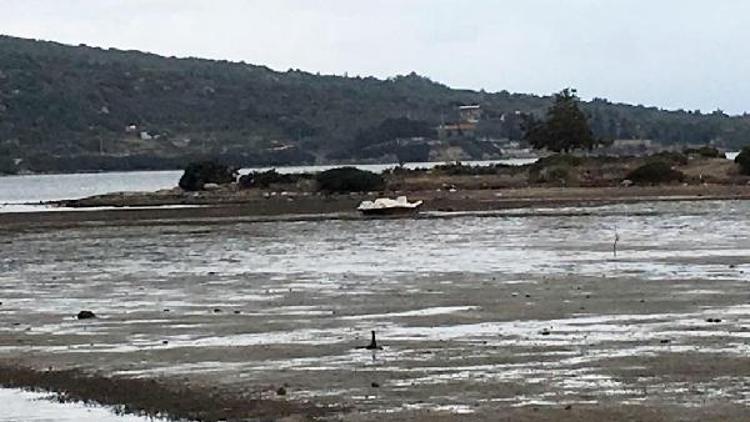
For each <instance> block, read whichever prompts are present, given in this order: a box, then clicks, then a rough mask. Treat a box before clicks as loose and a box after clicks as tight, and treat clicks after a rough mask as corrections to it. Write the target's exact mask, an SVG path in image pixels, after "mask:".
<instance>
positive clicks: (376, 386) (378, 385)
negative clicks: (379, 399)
mask: <svg viewBox="0 0 750 422" xmlns="http://www.w3.org/2000/svg"><path fill="white" fill-rule="evenodd" d="M370 385H371V386H372V388H378V387H380V384H378V383H377V382H375V381H373V382H372V384H370Z"/></svg>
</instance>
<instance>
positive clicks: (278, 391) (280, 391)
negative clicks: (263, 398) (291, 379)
mask: <svg viewBox="0 0 750 422" xmlns="http://www.w3.org/2000/svg"><path fill="white" fill-rule="evenodd" d="M276 394H278V395H280V396H286V388H284V387H279V389H278V390H276Z"/></svg>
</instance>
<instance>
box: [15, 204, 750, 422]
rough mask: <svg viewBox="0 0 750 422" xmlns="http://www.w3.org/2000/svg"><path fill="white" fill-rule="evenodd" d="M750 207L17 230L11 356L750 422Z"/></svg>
mask: <svg viewBox="0 0 750 422" xmlns="http://www.w3.org/2000/svg"><path fill="white" fill-rule="evenodd" d="M748 211H750V204H748V203H747V202H743V201H700V202H684V203H641V204H631V205H616V206H611V207H599V208H586V209H569V210H568V211H567V213H566V214H564V215H561V214H560V213H556V214H554V215H544V210H540V211H539V215H536V216H534V215H523V216H506V217H492V218H481V217H477V216H462V217H456V218H451V219H441V220H431V219H423V220H384V221H359V220H350V221H349V220H339V221H298V222H254V223H235V224H225V225H211V224H205V225H204V224H199V223H195V224H189V225H187V224H186V225H164V226H160V225H158V224H157V225H153V226H148V227H140V226H111V227H108V226H106V225H104V226H98V227H76V228H67V229H62V230H37V231H14V232H6V233H3V234H1V235H0V241H2V242H3V246H4V248H3V255H2V260H1V261H0V267H1V269H2V272H1V273H0V284H1V286H2V290H1V292H2V293H0V294H1V295H2V296H1V297H0V301H1V302H2V305H0V362H2V364H3V365H4V366H5V367H6V368H8V367H10V368H15V367H20V366H28V367H34V368H39V369H45V368H48V367H52V368H53V369H59V370H66V369H73V368H75V371H82V373H86V374H91V373H96V374H99V375H102V376H106V377H116V379H118V380H121V379H126V380H132V382H152V381H151V380H158V381H157V382H159V383H165V385H179V386H185V388H188V387H189V388H195V389H196V390H198V391H205V389H208V390H210V391H213V390H211V389H216V391H220V392H223V393H224V394H225V395H226V397H230V398H231V397H238V396H239V395H241V394H242V392H252V393H253V394H255V395H257V397H264V398H273V399H278V398H279V395H278V390H279V387H282V386H283V387H284V390H285V391H284V393H285V394H284V395H283V400H284V401H285V402H288V403H291V404H290V406H297V405H300V403H306V402H311V403H315V405H316V406H318V407H320V408H326V407H327V406H336V407H337V408H340V409H346V411H341V412H339V413H336V414H335V415H330V414H324V415H317V416H321V417H322V418H323V419H331V420H342V419H343V420H351V421H360V420H362V421H369V420H376V419H378V420H382V418H383V417H387V418H389V419H397V420H497V417H498V415H501V416H503V417H506V418H507V419H510V420H592V421H593V420H695V421H698V420H744V418H745V417H746V415H747V406H748V401H749V400H750V390H748V387H747V386H748V382H750V378H749V377H750V369H749V368H750V358H748V356H750V350H749V349H750V296H749V295H748V289H747V286H748V282H750V258H748V256H750V252H749V251H750V230H749V229H750V221H748V220H747V218H746V216H747V215H748ZM615 232H616V233H617V235H618V237H619V239H620V240H619V241H618V253H617V257H615V256H613V253H612V243H613V239H614V234H615ZM81 310H91V311H93V312H95V314H96V316H97V317H96V318H94V319H87V320H78V319H77V318H76V315H77V314H78V312H79V311H81ZM371 330H375V331H376V333H377V343H378V346H382V350H367V349H363V348H362V346H366V345H367V344H368V343H369V342H370V331H371ZM128 382H130V381H128ZM175 383H176V384H175ZM209 407H210V406H209ZM302 413H303V414H304V412H302ZM310 415H312V416H316V414H315V413H313V412H311V413H310ZM384 415H386V416H384ZM276 416H278V417H283V416H284V415H283V414H278V415H276Z"/></svg>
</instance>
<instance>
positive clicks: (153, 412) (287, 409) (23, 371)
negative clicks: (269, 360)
mask: <svg viewBox="0 0 750 422" xmlns="http://www.w3.org/2000/svg"><path fill="white" fill-rule="evenodd" d="M0 386H2V387H5V388H18V389H25V390H33V391H47V392H51V393H56V394H57V396H56V397H55V399H56V400H58V401H59V402H61V403H64V402H83V403H92V402H94V403H96V404H99V405H103V406H109V407H112V408H113V410H114V412H115V413H116V414H133V415H137V416H147V417H154V418H168V419H172V420H192V421H245V420H256V419H257V420H275V419H277V418H285V417H290V416H294V417H295V419H294V420H313V419H314V418H319V417H321V416H325V415H328V414H332V413H334V412H337V411H340V410H341V409H333V408H321V407H318V406H315V405H313V404H310V403H302V402H292V401H286V400H284V399H283V398H282V397H279V399H271V398H268V397H264V395H263V394H262V392H246V393H238V392H236V391H223V390H221V389H219V388H210V387H203V386H200V387H199V386H194V385H186V384H181V385H180V384H178V383H176V382H174V381H170V382H167V381H162V380H157V379H152V378H150V379H136V378H124V377H107V376H102V375H96V374H89V373H84V372H82V371H79V370H76V369H64V370H44V371H41V370H36V369H31V368H28V367H22V366H13V365H10V364H0Z"/></svg>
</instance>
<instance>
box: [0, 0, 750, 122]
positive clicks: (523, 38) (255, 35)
mask: <svg viewBox="0 0 750 422" xmlns="http://www.w3.org/2000/svg"><path fill="white" fill-rule="evenodd" d="M0 33H4V34H7V35H15V36H21V37H29V38H39V39H46V40H54V41H60V42H65V43H72V44H79V43H85V44H88V45H95V46H101V47H117V48H128V49H131V48H132V49H139V50H145V51H151V52H155V53H159V54H164V55H175V56H197V57H207V58H216V59H230V60H244V61H246V62H249V63H254V64H263V65H267V66H269V67H271V68H274V69H278V70H286V69H288V68H299V69H302V70H307V71H310V72H321V73H335V74H344V73H345V72H346V73H348V74H349V75H362V76H365V75H373V76H377V77H381V78H384V77H388V76H393V75H396V74H404V73H408V72H411V71H416V72H417V73H419V74H422V75H426V76H428V77H430V78H431V79H433V80H436V81H439V82H442V83H445V84H447V85H450V86H453V87H460V88H474V89H481V88H484V89H486V90H488V91H499V90H503V89H506V90H508V91H511V92H527V93H535V94H549V93H552V92H554V91H559V90H560V89H562V88H563V87H566V86H572V87H575V88H578V90H579V93H580V94H581V95H582V96H583V97H584V98H592V97H605V98H608V99H611V100H613V101H622V102H628V103H633V104H645V105H655V106H659V107H664V108H684V109H691V110H692V109H697V108H699V109H701V110H703V111H711V110H715V109H716V108H721V109H723V110H725V111H727V112H729V113H733V114H736V113H742V112H744V111H750V50H749V49H748V47H749V46H750V1H749V0H494V1H493V0H263V1H260V0H257V1H256V0H208V1H206V0H65V1H61V0H0Z"/></svg>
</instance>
